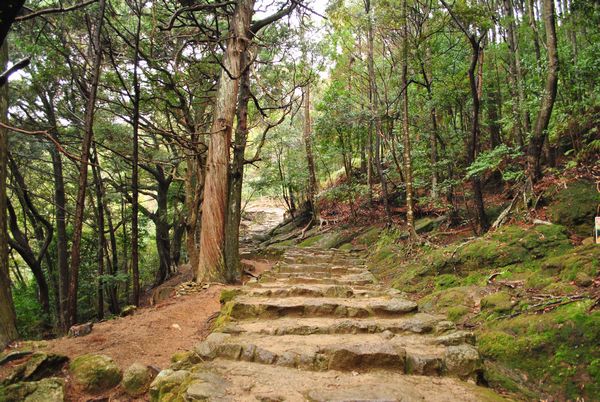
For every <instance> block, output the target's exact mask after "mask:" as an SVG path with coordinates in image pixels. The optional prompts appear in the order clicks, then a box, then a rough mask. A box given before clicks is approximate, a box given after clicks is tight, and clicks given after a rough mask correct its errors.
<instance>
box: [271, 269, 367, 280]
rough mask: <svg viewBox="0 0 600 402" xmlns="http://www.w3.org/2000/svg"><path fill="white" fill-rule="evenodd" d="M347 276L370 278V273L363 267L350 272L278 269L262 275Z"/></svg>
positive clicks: (281, 277) (279, 276)
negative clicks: (287, 270) (281, 270)
mask: <svg viewBox="0 0 600 402" xmlns="http://www.w3.org/2000/svg"><path fill="white" fill-rule="evenodd" d="M348 276H360V277H361V278H363V277H364V278H370V276H371V274H370V273H369V272H368V271H366V270H363V269H357V270H354V271H352V272H335V271H331V270H326V271H325V270H323V271H300V270H298V271H295V272H280V271H270V272H265V273H264V274H263V275H262V277H263V278H279V279H287V278H302V277H309V278H333V279H336V278H344V277H348Z"/></svg>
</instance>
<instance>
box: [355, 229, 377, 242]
mask: <svg viewBox="0 0 600 402" xmlns="http://www.w3.org/2000/svg"><path fill="white" fill-rule="evenodd" d="M380 233H381V228H379V227H377V226H373V227H372V228H370V229H368V230H367V231H365V232H363V233H362V234H360V235H358V236H357V237H356V240H355V241H356V243H357V244H361V245H363V246H372V245H373V244H375V243H376V242H377V239H378V238H379V234H380Z"/></svg>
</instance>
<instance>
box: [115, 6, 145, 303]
mask: <svg viewBox="0 0 600 402" xmlns="http://www.w3.org/2000/svg"><path fill="white" fill-rule="evenodd" d="M134 4H135V8H136V10H135V11H136V15H137V25H136V35H135V46H134V56H133V58H134V60H133V102H132V103H133V116H132V125H133V149H132V161H131V199H132V200H131V274H132V278H131V279H132V303H133V304H134V305H136V306H139V305H140V271H139V265H140V262H139V261H140V257H139V228H138V216H139V210H140V207H139V166H138V163H139V127H140V83H139V78H138V65H139V56H140V54H139V53H140V31H141V21H142V7H141V6H140V5H139V3H138V1H137V0H136V1H135V3H134ZM114 252H116V250H115V251H114Z"/></svg>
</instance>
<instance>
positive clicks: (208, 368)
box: [150, 359, 504, 402]
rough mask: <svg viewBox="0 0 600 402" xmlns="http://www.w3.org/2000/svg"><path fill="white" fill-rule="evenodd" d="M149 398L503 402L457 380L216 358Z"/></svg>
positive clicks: (169, 373)
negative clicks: (261, 363)
mask: <svg viewBox="0 0 600 402" xmlns="http://www.w3.org/2000/svg"><path fill="white" fill-rule="evenodd" d="M150 394H151V395H153V396H154V397H155V398H159V397H162V398H161V399H162V400H175V399H178V398H177V396H179V399H185V400H210V401H213V400H214V401H221V402H228V401H286V402H306V401H309V402H325V401H327V402H331V401H336V402H340V401H363V402H375V401H377V402H384V401H385V402H400V401H402V402H415V401H419V402H422V401H430V402H442V401H443V402H447V401H464V402H492V401H495V402H498V401H502V400H504V398H503V397H502V396H500V395H497V394H494V393H493V392H492V391H491V390H489V389H487V388H484V387H480V386H476V385H474V384H471V383H468V382H464V381H460V380H459V379H457V378H452V377H424V376H414V375H405V374H401V373H397V372H390V371H384V370H373V371H370V372H366V373H357V372H342V371H329V372H314V371H304V370H298V369H295V368H288V367H282V366H267V365H258V364H256V363H251V362H246V361H232V360H224V359H215V360H212V361H207V362H204V363H200V364H198V365H197V366H196V367H195V369H194V371H193V372H192V371H188V370H177V371H174V370H164V371H162V372H161V373H160V374H159V376H158V377H157V378H156V379H155V380H154V382H153V384H152V386H151V388H150Z"/></svg>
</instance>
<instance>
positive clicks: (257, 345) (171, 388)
mask: <svg viewBox="0 0 600 402" xmlns="http://www.w3.org/2000/svg"><path fill="white" fill-rule="evenodd" d="M225 311H227V314H226V315H225V316H222V317H220V319H219V326H218V327H217V330H216V332H213V333H212V334H210V335H209V336H208V338H207V339H206V340H205V341H203V342H202V343H200V344H199V345H198V346H197V347H196V348H195V349H194V351H195V353H196V355H197V358H199V360H201V361H203V362H201V363H197V360H196V359H197V358H193V359H191V360H190V361H181V362H178V363H176V365H175V366H174V368H175V369H177V370H179V371H173V370H165V371H162V372H161V373H160V374H159V377H157V379H156V380H155V382H154V386H153V388H152V389H151V394H152V395H154V396H155V397H157V398H158V399H159V400H165V401H166V400H172V399H173V398H175V399H176V398H178V397H179V398H183V399H184V400H210V401H256V400H260V401H346V400H347V401H354V400H361V401H380V400H385V401H400V400H402V401H413V400H428V401H442V400H443V401H448V400H452V401H454V400H456V401H458V400H460V401H486V400H501V399H502V398H501V397H500V396H498V395H496V394H494V393H493V392H491V391H490V390H489V389H486V388H483V387H480V386H476V385H475V384H474V383H475V382H476V381H477V380H478V378H479V376H480V374H481V360H480V357H479V353H478V352H477V349H476V348H475V347H474V346H473V345H472V344H473V343H474V337H473V335H472V334H471V333H469V332H465V331H458V330H456V329H455V327H454V324H453V323H452V322H450V321H448V320H447V319H446V318H445V317H443V316H439V315H431V314H424V313H419V312H418V311H417V305H416V304H415V303H414V302H412V301H410V300H407V299H405V298H403V297H402V295H400V294H398V293H397V292H395V291H393V290H386V289H384V288H382V287H380V286H378V285H377V284H375V280H374V277H373V276H372V274H371V273H370V272H369V271H368V270H367V269H366V268H365V266H364V264H363V261H362V260H361V259H360V258H359V257H358V256H356V255H353V254H351V253H345V252H339V251H325V250H318V249H306V248H305V249H294V248H291V249H289V250H288V251H287V252H286V253H285V254H284V256H283V259H282V261H281V262H280V263H279V264H278V265H277V266H276V268H275V269H274V270H272V271H269V272H266V273H264V274H263V275H262V278H261V280H260V281H259V282H256V283H253V284H248V285H246V286H244V287H242V288H241V289H240V290H239V291H238V294H237V295H236V296H235V297H234V299H233V300H232V301H231V302H229V304H228V305H227V308H226V309H225ZM225 318H226V319H225Z"/></svg>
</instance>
